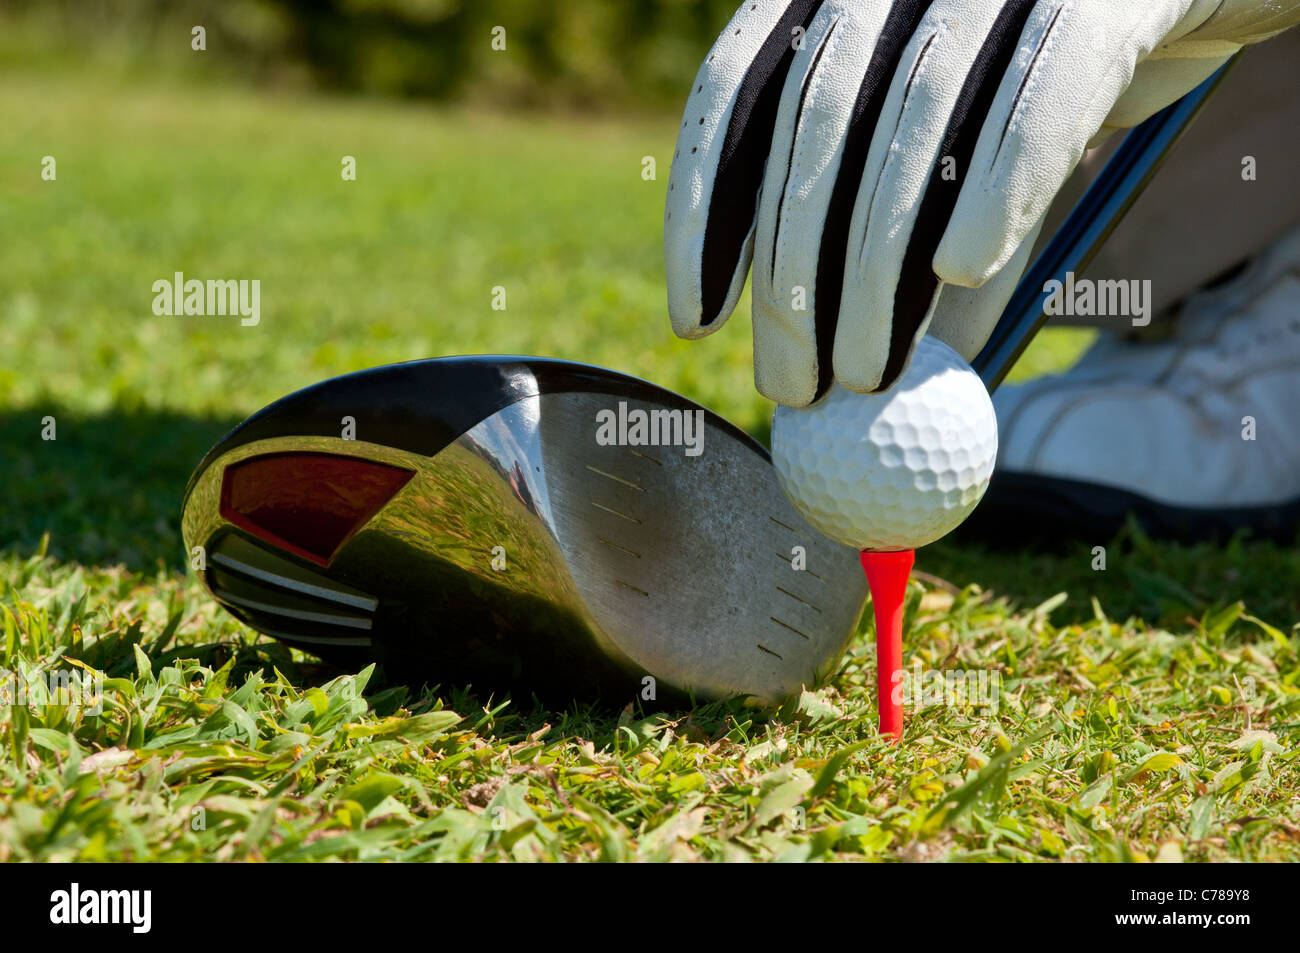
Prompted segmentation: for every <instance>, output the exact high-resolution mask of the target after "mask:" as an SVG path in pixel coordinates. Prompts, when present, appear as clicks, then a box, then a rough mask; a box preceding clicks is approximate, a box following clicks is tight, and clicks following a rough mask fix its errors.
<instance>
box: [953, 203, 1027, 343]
mask: <svg viewBox="0 0 1300 953" xmlns="http://www.w3.org/2000/svg"><path fill="white" fill-rule="evenodd" d="M1046 220H1047V216H1046V215H1044V216H1043V217H1042V218H1041V219H1039V220H1038V224H1037V225H1035V226H1034V227H1033V228H1032V229H1031V230H1030V232H1029V234H1028V235H1027V236H1026V237H1025V240H1024V241H1023V242H1022V243H1021V245H1020V247H1019V248H1018V249H1016V253H1015V254H1014V255H1012V256H1011V260H1010V261H1009V262H1007V264H1006V266H1005V267H1004V268H1003V269H1002V270H1001V271H999V272H998V273H997V274H996V275H994V276H993V277H992V278H990V279H989V280H988V281H987V282H986V283H985V284H984V285H983V286H982V287H979V288H963V287H962V286H961V285H940V286H939V287H940V291H939V302H938V304H936V305H935V308H934V317H932V318H931V319H930V326H929V331H928V333H929V334H930V335H931V337H936V338H938V339H939V340H940V341H942V342H943V343H944V344H947V345H948V346H949V347H950V348H952V349H953V350H954V351H956V352H957V353H958V354H960V355H961V356H962V357H963V358H965V359H966V361H967V363H970V362H972V361H974V360H975V355H976V354H978V353H979V352H980V351H982V350H983V349H984V345H985V344H987V343H988V339H989V335H990V334H992V333H993V328H994V327H995V326H996V325H997V323H998V318H1000V317H1002V312H1003V311H1004V310H1005V309H1006V306H1007V302H1008V301H1010V300H1011V295H1012V294H1013V293H1014V292H1015V290H1016V285H1017V284H1019V282H1020V279H1021V277H1022V276H1023V275H1024V273H1025V269H1026V268H1027V267H1028V265H1029V259H1030V255H1031V254H1032V253H1033V250H1034V242H1036V241H1037V240H1038V235H1039V233H1040V232H1041V231H1042V228H1043V223H1044V222H1045V221H1046Z"/></svg>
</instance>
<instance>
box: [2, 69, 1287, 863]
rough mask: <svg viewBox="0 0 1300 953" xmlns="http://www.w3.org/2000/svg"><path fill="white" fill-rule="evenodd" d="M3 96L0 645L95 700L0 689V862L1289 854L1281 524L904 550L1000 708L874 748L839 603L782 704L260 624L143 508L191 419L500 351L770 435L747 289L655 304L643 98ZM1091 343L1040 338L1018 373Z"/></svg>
mask: <svg viewBox="0 0 1300 953" xmlns="http://www.w3.org/2000/svg"><path fill="white" fill-rule="evenodd" d="M0 112H3V114H4V115H5V116H6V117H8V120H9V122H10V128H11V132H12V134H11V135H9V136H6V137H4V138H3V139H0V203H2V205H3V208H4V210H5V213H4V214H5V226H6V227H5V228H4V229H3V230H0V255H2V256H3V260H4V261H5V262H6V267H5V268H4V269H0V354H3V355H5V357H4V358H3V360H0V472H2V474H3V480H4V488H5V490H6V497H7V499H6V502H7V504H8V505H6V506H5V507H4V508H3V509H0V547H3V550H2V551H0V626H2V627H3V645H2V646H0V648H2V650H3V658H2V659H0V668H3V669H5V670H6V671H9V672H16V673H21V674H23V675H24V677H34V676H35V675H36V674H37V673H41V672H50V671H55V670H58V671H69V670H76V671H80V672H82V673H83V674H84V677H85V678H86V679H87V681H88V683H90V684H93V685H97V686H98V689H99V697H100V698H102V710H99V711H96V710H94V709H93V708H92V710H89V711H87V710H84V709H82V708H78V707H76V706H73V707H67V706H63V705H54V704H45V703H44V702H45V699H44V698H42V697H41V696H40V695H39V693H38V694H37V695H36V696H35V697H33V698H31V699H29V701H31V702H33V704H30V705H26V706H6V707H4V708H2V709H0V857H2V858H5V859H65V860H70V859H84V860H96V859H112V860H117V859H146V858H147V859H208V860H225V859H278V860H306V859H346V860H373V859H412V860H413V859H487V860H506V859H518V860H530V859H598V858H599V859H625V858H626V859H649V860H653V859H694V858H700V859H722V860H733V859H735V860H739V859H784V860H808V859H832V858H833V859H846V860H852V859H857V860H863V859H867V860H876V859H881V860H926V859H950V860H1035V859H1037V860H1052V859H1060V860H1155V859H1161V860H1167V859H1176V858H1178V857H1182V858H1183V859H1187V860H1227V859H1236V860H1295V859H1297V858H1300V847H1298V845H1300V808H1297V798H1296V790H1297V781H1298V780H1300V778H1298V772H1300V764H1298V763H1297V758H1298V757H1300V755H1298V754H1297V750H1298V745H1297V742H1298V741H1300V690H1298V689H1297V685H1296V682H1297V678H1300V658H1298V656H1297V650H1298V643H1297V635H1296V620H1297V619H1300V605H1298V604H1297V601H1298V599H1300V596H1297V590H1296V587H1295V585H1294V580H1295V579H1296V578H1297V570H1300V560H1298V559H1297V556H1296V554H1295V552H1294V551H1293V550H1292V549H1288V548H1280V547H1276V546H1272V545H1269V544H1263V543H1252V542H1249V541H1244V540H1237V541H1235V542H1234V543H1232V544H1231V545H1228V546H1225V547H1217V548H1215V547H1208V546H1207V547H1196V548H1184V547H1173V546H1164V545H1159V544H1156V543H1153V542H1151V541H1150V540H1147V539H1145V538H1144V537H1143V536H1142V535H1141V534H1140V533H1139V532H1137V531H1136V530H1129V531H1127V532H1126V533H1124V534H1122V535H1121V537H1120V538H1118V539H1115V540H1096V541H1086V542H1081V543H1079V544H1077V545H1074V546H1072V547H1070V548H1067V549H1066V550H1064V551H1063V552H1060V553H1055V554H1042V553H1013V554H1006V553H989V552H986V551H983V550H981V549H979V548H978V547H972V546H961V547H958V546H956V545H953V544H946V545H945V544H941V545H939V546H935V547H932V548H931V549H930V550H928V551H926V552H924V553H922V554H921V556H920V559H919V562H918V568H919V570H920V573H918V577H917V581H916V582H914V583H913V587H912V592H911V596H912V598H911V602H910V605H909V632H908V639H907V653H908V655H907V659H906V660H907V663H908V664H909V666H911V665H914V664H918V663H919V664H920V665H921V666H922V667H923V668H924V670H926V671H928V672H935V671H942V672H945V673H958V672H984V673H986V674H996V676H997V677H998V679H999V680H1000V682H999V684H998V688H999V693H998V704H997V706H996V710H988V709H987V706H986V707H980V706H976V705H974V704H970V703H969V699H967V702H966V703H961V702H960V700H959V702H958V703H955V704H944V703H941V702H940V703H927V702H926V701H925V700H923V701H922V702H921V703H918V704H913V705H912V706H911V710H910V716H911V721H910V723H909V728H908V735H907V739H906V744H904V745H902V746H900V747H894V746H891V745H889V744H887V743H885V742H883V741H882V740H881V739H879V738H877V737H876V736H875V732H874V722H875V713H874V710H873V705H872V702H871V695H872V691H871V684H872V679H873V677H874V662H873V657H872V651H871V649H870V639H869V638H866V637H865V636H867V635H868V634H869V628H868V626H869V620H866V619H864V621H863V626H864V628H863V635H864V638H861V639H859V640H858V641H857V642H856V643H855V645H854V648H853V650H852V651H851V653H850V655H849V657H848V658H847V659H846V660H845V661H844V663H843V665H842V666H841V669H840V671H839V672H838V673H837V674H836V676H835V677H834V678H833V679H831V680H830V682H829V683H828V684H827V686H825V687H823V688H821V689H819V690H817V691H815V692H809V693H806V694H805V695H804V696H803V697H802V698H800V699H798V700H796V701H795V702H792V703H791V704H790V705H789V706H787V707H786V708H784V709H781V710H777V711H771V710H761V709H756V708H752V707H746V706H745V705H743V704H740V703H726V704H716V705H710V706H704V707H700V708H696V709H693V710H689V711H670V712H663V713H658V714H647V713H644V712H640V711H636V710H627V711H623V712H613V713H611V712H602V711H596V710H592V709H588V708H584V707H575V708H573V709H570V710H565V711H557V710H548V709H544V708H540V707H538V706H537V705H535V704H533V703H532V702H531V701H530V700H528V699H522V698H515V699H506V698H492V697H485V696H482V695H476V694H472V693H470V692H468V691H467V690H466V689H465V688H464V687H461V686H441V687H437V688H429V687H424V686H411V687H409V688H407V687H398V686H393V685H381V684H379V683H378V680H377V679H376V678H374V676H373V674H372V673H370V672H359V673H358V672H350V673H343V674H340V673H337V672H331V671H328V670H324V669H323V668H322V667H321V666H319V665H318V664H315V663H314V661H313V660H312V659H311V658H310V657H309V656H303V655H301V654H299V653H296V652H290V651H288V650H286V649H284V648H283V647H281V646H278V645H277V644H276V643H273V642H270V641H267V640H265V639H261V638H259V637H257V636H256V635H255V634H254V633H252V632H250V631H249V630H247V629H245V628H243V627H242V626H241V625H239V624H238V623H236V622H235V621H234V620H233V619H231V618H230V617H228V616H227V615H225V614H224V613H223V612H221V611H220V610H218V609H217V608H216V607H215V606H214V605H213V604H212V603H211V602H210V600H208V599H207V598H206V597H205V595H204V593H203V591H202V589H201V587H200V586H199V585H198V583H197V582H196V581H195V580H194V579H193V578H192V577H190V576H187V575H186V574H185V572H184V570H183V566H182V563H181V558H180V557H181V552H180V548H181V544H180V540H179V531H178V513H177V509H178V505H179V497H180V494H181V492H182V490H183V487H184V483H185V480H186V478H187V477H188V474H189V470H190V468H191V467H192V465H193V464H194V462H196V461H197V460H198V458H199V457H200V456H201V454H202V452H203V451H204V450H205V449H206V448H207V447H208V446H209V445H210V444H211V443H212V442H213V441H215V439H216V438H217V437H219V436H220V434H221V433H222V432H224V430H225V429H227V428H228V427H229V426H231V425H233V424H234V423H235V422H237V421H238V420H239V419H241V418H242V417H243V416H244V415H245V414H247V413H248V412H251V411H252V410H255V409H257V408H258V407H260V406H262V405H264V404H265V403H267V402H268V401H270V400H272V399H274V398H275V397H278V396H280V395H282V394H284V393H286V392H288V391H290V390H292V389H294V388H297V387H299V386H302V385H305V384H307V383H310V382H313V381H315V380H319V379H321V378H323V377H327V376H331V375H334V374H338V373H343V372H346V371H349V370H354V369H357V368H361V367H367V366H371V365H374V364H379V363H385V362H390V361H397V360H405V359H409V358H417V357H426V356H431V355H435V354H446V353H468V352H485V351H486V352H524V353H536V354H543V355H555V356H561V357H567V358H573V359H579V360H586V361H591V362H594V363H599V364H605V365H607V366H611V367H614V368H617V369H620V370H624V371H628V372H631V373H634V374H639V375H641V376H646V377H649V378H652V379H654V380H656V381H657V382H660V383H663V384H665V385H667V386H670V387H673V388H674V389H677V390H679V391H682V392H684V393H686V394H688V395H689V396H691V397H693V398H695V399H697V400H700V401H701V402H703V403H705V404H707V405H709V406H711V407H713V408H715V409H717V410H719V411H720V412H722V413H724V414H726V415H727V416H729V417H731V418H732V419H734V420H736V421H737V422H738V423H740V424H741V425H742V426H745V427H746V428H748V429H749V430H751V431H753V432H755V433H757V434H760V435H762V434H763V433H764V432H765V429H766V420H767V417H768V414H769V413H770V406H769V405H767V404H766V402H765V401H763V400H761V399H760V398H759V397H757V396H756V395H755V394H754V391H753V388H752V383H751V378H750V374H751V371H750V368H749V352H750V336H749V328H748V317H747V306H746V305H744V304H742V309H741V312H740V313H739V314H738V315H737V316H736V318H735V319H733V321H732V325H733V326H731V327H728V328H726V329H724V330H723V331H722V332H721V333H720V334H719V335H717V336H715V337H714V338H711V339H710V340H709V341H707V342H703V343H695V344H687V343H684V342H680V341H677V340H676V339H674V338H673V337H672V335H671V333H670V332H669V330H668V326H667V319H666V316H665V313H664V304H663V302H664V293H663V268H662V262H661V253H660V250H659V246H658V232H659V228H660V222H661V216H662V201H663V189H664V187H665V185H664V183H665V181H666V178H667V163H668V157H669V156H671V154H672V153H671V147H672V135H673V132H674V125H675V124H674V123H673V122H672V121H670V120H665V121H663V122H657V123H656V122H649V121H637V122H628V123H602V124H594V123H589V122H584V121H582V120H580V119H563V120H559V119H548V118H519V117H514V118H506V117H492V116H476V115H471V114H468V113H464V112H441V111H434V110H429V109H425V108H421V107H416V106H397V105H391V104H386V103H382V102H371V101H359V100H358V101H349V100H324V99H312V98H288V97H276V96H263V97H258V98H254V97H252V96H250V95H249V94H247V93H243V92H234V91H227V92H222V91H219V90H212V89H207V88H204V87H201V86H195V87H192V88H189V87H187V88H180V87H177V88H172V89H170V90H163V89H158V88H151V87H147V86H139V85H133V84H129V83H126V84H112V83H101V84H98V85H96V84H89V83H87V82H85V81H84V80H83V79H78V78H76V77H70V76H60V75H45V76H39V77H38V76H34V75H30V74H27V73H22V72H19V73H10V74H6V75H4V77H3V82H2V83H0ZM45 155H51V156H54V157H55V159H56V161H57V173H58V178H57V180H56V181H54V182H45V181H42V180H41V178H40V176H39V171H40V162H41V157H42V156H45ZM344 155H354V156H356V157H357V160H358V179H357V181H355V182H344V181H342V180H341V179H340V177H339V168H340V160H341V158H342V156H344ZM644 156H654V157H656V158H657V160H658V162H659V170H658V172H659V175H658V178H657V179H656V180H654V181H648V182H647V181H644V180H643V179H642V177H641V171H642V158H643V157H644ZM177 270H180V271H184V272H185V273H186V274H187V275H190V276H193V277H201V278H209V277H255V278H259V279H260V280H261V282H262V312H263V317H262V322H261V324H260V325H258V326H257V327H252V328H243V327H240V326H239V324H238V322H237V320H235V319H221V318H168V317H156V316H154V315H153V314H152V312H151V310H150V302H151V300H152V292H151V285H152V282H153V281H154V280H155V279H157V278H162V277H167V276H170V275H171V274H172V273H173V272H175V271H177ZM497 286H500V287H504V288H505V289H506V293H507V309H506V310H505V311H494V310H492V308H491V307H490V301H491V295H492V289H493V288H494V287H497ZM1085 343H1086V340H1085V339H1084V338H1081V337H1080V336H1079V335H1078V334H1077V333H1076V332H1049V333H1048V334H1046V335H1044V336H1043V337H1042V338H1040V340H1039V341H1038V342H1036V344H1035V346H1034V348H1033V349H1032V351H1031V353H1030V354H1029V355H1028V357H1027V359H1026V362H1025V363H1024V364H1022V366H1021V368H1020V369H1019V371H1018V373H1019V374H1020V375H1021V376H1024V375H1027V374H1032V373H1036V372H1041V371H1043V370H1048V369H1053V368H1058V367H1061V366H1063V365H1065V364H1067V363H1068V362H1069V361H1070V360H1071V359H1072V358H1073V356H1074V355H1075V354H1077V353H1078V351H1079V349H1080V348H1081V347H1082V346H1083V345H1084V344H1085ZM47 417H53V418H54V421H55V425H56V428H57V429H56V434H57V439H56V440H53V441H49V440H42V439H41V431H42V427H43V421H44V419H45V418H47ZM1093 545H1105V546H1107V555H1108V568H1107V569H1106V570H1105V571H1104V572H1101V571H1094V570H1093V569H1092V568H1091V565H1092V553H1091V547H1092V546H1093ZM1058 594H1060V595H1058ZM929 702H934V699H929Z"/></svg>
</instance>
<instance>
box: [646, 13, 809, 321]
mask: <svg viewBox="0 0 1300 953" xmlns="http://www.w3.org/2000/svg"><path fill="white" fill-rule="evenodd" d="M821 3H822V0H791V2H790V3H788V4H787V3H761V4H760V3H751V2H747V3H745V4H744V6H742V7H741V9H740V10H739V12H737V13H736V15H735V17H733V18H732V21H731V23H729V24H728V25H727V28H726V29H725V30H724V31H723V32H722V35H721V36H720V37H719V38H718V41H717V43H715V44H714V47H713V50H712V51H711V52H710V53H709V56H708V57H707V58H706V59H705V61H704V64H703V65H702V66H701V67H700V71H699V74H698V75H697V76H696V79H695V85H694V87H693V88H692V91H691V95H690V98H689V99H688V100H687V102H686V111H685V114H684V115H683V119H682V127H681V129H680V130H679V132H678V137H677V151H676V153H675V155H674V157H673V168H672V173H671V174H670V175H669V179H668V201H667V204H666V208H665V210H664V255H665V264H666V266H667V274H668V311H669V314H670V315H671V317H672V322H673V330H674V331H675V332H676V333H677V334H678V336H680V337H686V338H698V337H703V336H704V335H706V334H709V333H711V332H712V331H715V330H717V328H719V327H721V326H722V324H723V323H724V322H725V321H726V319H727V317H728V316H729V315H730V314H731V312H732V311H733V310H734V309H735V307H736V301H737V300H738V299H739V298H740V292H741V289H742V288H743V287H744V284H745V273H746V272H747V271H748V270H749V258H750V254H751V251H752V240H753V229H754V218H755V214H756V210H757V205H758V192H759V186H760V185H761V184H762V179H763V167H764V164H765V163H766V162H767V156H768V150H769V148H770V146H771V142H772V131H773V123H774V122H775V118H776V110H777V106H778V104H779V102H780V96H781V90H782V88H783V87H784V84H785V77H786V73H787V72H788V71H789V69H790V64H791V62H792V61H793V59H794V54H795V50H794V40H795V38H796V37H797V36H798V35H799V29H801V28H802V29H806V28H807V26H808V23H809V22H810V21H811V20H812V17H813V15H814V14H815V13H816V12H817V10H818V8H819V7H820V6H821Z"/></svg>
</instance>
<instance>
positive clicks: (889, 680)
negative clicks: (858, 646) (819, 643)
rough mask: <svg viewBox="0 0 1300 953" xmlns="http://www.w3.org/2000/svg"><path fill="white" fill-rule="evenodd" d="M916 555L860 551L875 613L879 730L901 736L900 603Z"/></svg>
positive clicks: (898, 737) (899, 737) (905, 594)
mask: <svg viewBox="0 0 1300 953" xmlns="http://www.w3.org/2000/svg"><path fill="white" fill-rule="evenodd" d="M915 558H916V554H915V553H914V552H913V551H912V550H910V549H904V550H900V551H898V552H892V553H877V552H872V551H870V550H863V552H862V555H861V559H862V569H863V571H864V572H865V573H866V574H867V585H868V586H870V587H871V607H872V610H873V611H874V612H875V615H876V704H877V706H878V707H879V709H880V733H881V734H882V735H893V736H894V740H895V741H896V742H897V741H899V740H901V739H902V737H903V602H904V600H905V599H906V598H907V577H908V576H909V575H910V574H911V572H912V562H913V560H914V559H915Z"/></svg>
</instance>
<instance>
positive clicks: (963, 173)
mask: <svg viewBox="0 0 1300 953" xmlns="http://www.w3.org/2000/svg"><path fill="white" fill-rule="evenodd" d="M1296 22H1300V0H1005V2H1002V0H893V2H891V0H746V2H745V3H744V4H743V6H742V7H741V8H740V10H739V11H738V12H737V13H736V15H735V17H734V18H733V19H732V21H731V23H730V24H729V25H728V26H727V28H726V29H725V30H724V31H723V33H722V36H721V37H720V38H719V39H718V41H717V43H716V44H715V45H714V47H713V50H712V52H710V54H709V56H708V58H707V59H706V60H705V62H704V64H703V65H702V66H701V68H700V72H699V75H698V76H697V77H696V80H695V84H694V86H693V87H692V90H691V96H690V98H689V100H688V101H687V104H686V112H685V116H684V119H683V122H682V127H681V129H680V130H679V134H678V140H677V152H676V155H675V156H674V160H673V168H672V174H671V176H670V180H669V192H668V203H667V209H666V212H665V219H664V245H665V252H666V259H667V269H668V303H669V311H670V313H671V316H672V321H673V329H674V330H675V331H676V333H677V334H678V335H679V336H681V337H686V338H698V337H703V336H705V335H707V334H710V333H712V332H713V331H716V330H717V329H718V328H719V327H721V326H722V324H723V323H724V322H725V321H726V319H727V317H728V316H729V315H730V314H731V312H732V311H733V310H734V308H735V306H736V302H737V300H738V299H739V297H740V293H741V289H742V288H743V286H744V282H745V275H746V273H747V272H748V271H749V266H750V261H751V258H752V260H753V265H754V268H753V275H754V280H753V300H754V376H755V383H756V384H757V386H758V389H759V390H760V391H761V392H762V393H763V394H765V395H766V396H768V397H770V398H772V399H774V400H777V401H779V402H781V403H784V404H789V405H791V406H796V407H798V406H805V405H807V404H809V403H811V402H812V401H813V400H815V399H816V398H817V397H819V396H821V395H822V394H824V393H825V392H826V390H827V389H829V387H830V385H831V382H832V380H838V381H839V382H840V383H841V384H843V385H844V386H845V387H848V388H850V389H851V390H855V391H861V392H865V391H873V390H882V389H886V388H888V387H889V386H890V385H892V384H893V383H894V382H895V381H896V380H897V379H898V377H899V376H900V375H901V374H902V372H903V370H904V369H905V368H906V366H907V363H908V360H909V359H910V356H911V352H912V349H913V347H914V346H915V344H916V341H917V340H918V339H919V338H920V336H921V335H923V334H925V333H926V332H927V330H928V331H929V333H932V334H934V335H936V336H937V337H939V338H941V339H942V340H944V341H945V342H947V343H948V344H949V345H951V346H952V347H953V348H955V349H956V350H957V351H958V352H959V353H961V354H962V355H963V356H964V357H965V358H966V359H967V360H970V359H972V358H973V357H974V356H975V354H977V353H978V352H979V350H980V348H981V347H982V346H983V344H984V342H985V340H986V339H987V337H988V335H989V333H990V332H991V330H992V328H993V325H994V324H995V323H996V321H997V318H998V316H999V314H1000V313H1001V311H1002V308H1003V307H1004V306H1005V304H1006V302H1007V300H1008V299H1009V297H1010V295H1011V292H1012V291H1013V290H1014V288H1015V284H1016V282H1017V281H1018V280H1019V277H1020V275H1021V274H1022V273H1023V271H1024V269H1025V265H1026V264H1027V261H1026V260H1027V258H1028V256H1029V253H1030V250H1031V247H1032V245H1033V243H1034V239H1035V238H1036V237H1037V234H1038V230H1039V229H1040V228H1041V227H1042V221H1043V217H1044V215H1045V213H1046V212H1047V209H1048V207H1049V205H1050V204H1051V202H1052V199H1053V197H1054V196H1055V195H1056V193H1057V191H1058V190H1059V189H1060V187H1061V186H1062V184H1063V183H1064V182H1065V180H1066V179H1067V178H1068V177H1069V175H1070V173H1071V172H1072V171H1073V170H1074V167H1075V166H1076V165H1077V163H1078V161H1079V159H1080V158H1081V157H1082V155H1083V153H1084V151H1085V149H1086V148H1087V146H1088V145H1089V144H1090V143H1095V142H1097V141H1100V139H1102V138H1104V137H1105V135H1106V134H1108V133H1109V132H1111V131H1113V130H1114V129H1117V128H1123V127H1127V126H1131V125H1135V124H1136V123H1138V122H1141V121H1142V120H1143V119H1145V118H1147V117H1148V116H1150V115H1151V114H1153V113H1154V112H1156V111H1157V110H1159V109H1161V108H1163V107H1164V106H1166V105H1168V104H1169V103H1171V102H1173V101H1174V100H1175V99H1177V98H1178V97H1179V96H1181V95H1183V94H1184V93H1186V92H1188V91H1189V90H1191V89H1192V88H1194V87H1195V86H1196V85H1197V84H1198V83H1200V82H1201V81H1202V80H1204V79H1205V78H1206V77H1208V76H1209V75H1210V74H1211V73H1213V72H1214V70H1215V69H1217V68H1218V67H1219V66H1221V65H1222V64H1223V63H1224V62H1226V61H1227V59H1228V58H1230V57H1231V56H1232V55H1233V54H1234V53H1235V52H1237V51H1238V50H1239V49H1240V48H1241V46H1242V45H1243V44H1245V43H1249V42H1255V41H1257V40H1261V39H1266V38H1267V37H1269V36H1272V35H1274V34H1276V33H1278V32H1281V31H1282V30H1283V29H1285V28H1287V27H1289V26H1291V25H1293V24H1295V23H1296Z"/></svg>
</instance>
